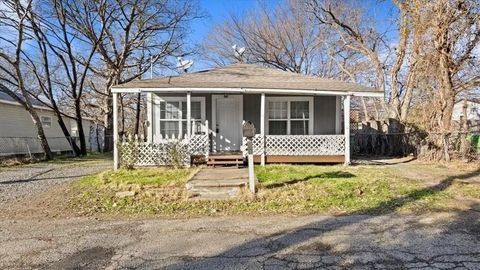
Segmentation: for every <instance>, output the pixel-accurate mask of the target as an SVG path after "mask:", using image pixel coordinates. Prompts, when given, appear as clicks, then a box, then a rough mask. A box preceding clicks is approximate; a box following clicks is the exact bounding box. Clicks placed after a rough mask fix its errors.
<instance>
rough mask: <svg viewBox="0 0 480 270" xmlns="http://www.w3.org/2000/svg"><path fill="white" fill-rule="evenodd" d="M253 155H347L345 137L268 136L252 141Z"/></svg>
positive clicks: (244, 145) (244, 140)
mask: <svg viewBox="0 0 480 270" xmlns="http://www.w3.org/2000/svg"><path fill="white" fill-rule="evenodd" d="M252 144H253V154H254V155H261V154H262V152H263V151H264V150H263V146H264V147H265V155H267V156H269V155H279V156H316V155H318V156H325V155H343V154H345V136H344V135H266V136H265V138H262V136H260V135H259V134H257V135H255V137H254V138H253V140H252ZM242 151H243V153H244V155H246V154H247V152H246V138H243V146H242Z"/></svg>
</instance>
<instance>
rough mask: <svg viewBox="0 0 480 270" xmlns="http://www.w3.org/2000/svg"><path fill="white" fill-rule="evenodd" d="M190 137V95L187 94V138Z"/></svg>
mask: <svg viewBox="0 0 480 270" xmlns="http://www.w3.org/2000/svg"><path fill="white" fill-rule="evenodd" d="M191 135H192V93H191V92H190V91H189V92H187V136H188V138H190V136H191Z"/></svg>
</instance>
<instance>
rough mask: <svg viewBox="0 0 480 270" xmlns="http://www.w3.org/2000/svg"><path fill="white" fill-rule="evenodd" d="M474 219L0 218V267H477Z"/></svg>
mask: <svg viewBox="0 0 480 270" xmlns="http://www.w3.org/2000/svg"><path fill="white" fill-rule="evenodd" d="M479 221H480V213H478V212H475V211H471V210H468V211H464V212H450V213H434V214H426V215H399V214H396V215H383V216H366V215H365V216H364V215H356V216H346V217H330V216H302V217H295V216H270V217H245V216H242V217H205V218H197V219H188V220H183V219H181V220H165V219H147V220H125V219H124V220H97V219H94V218H70V219H49V220H31V219H19V220H2V221H1V222H0V268H1V269H30V268H40V269H41V268H44V269H73V268H75V269H159V268H162V269H287V268H290V269H291V268H305V269H308V268H325V269H373V268H378V269H383V268H387V269H452V268H456V269H480V226H479V224H480V223H479Z"/></svg>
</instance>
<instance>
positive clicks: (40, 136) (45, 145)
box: [26, 107, 53, 160]
mask: <svg viewBox="0 0 480 270" xmlns="http://www.w3.org/2000/svg"><path fill="white" fill-rule="evenodd" d="M26 110H27V111H28V113H29V114H30V116H31V117H32V120H33V124H34V125H35V128H36V130H37V135H38V139H39V140H40V145H41V146H42V150H43V152H44V153H45V160H51V159H52V158H53V154H52V151H51V150H50V146H49V145H48V141H47V137H46V136H45V132H44V131H43V126H42V122H41V121H40V118H39V117H38V114H37V112H36V111H35V109H33V108H31V107H28V108H26Z"/></svg>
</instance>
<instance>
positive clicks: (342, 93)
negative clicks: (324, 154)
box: [112, 87, 384, 98]
mask: <svg viewBox="0 0 480 270" xmlns="http://www.w3.org/2000/svg"><path fill="white" fill-rule="evenodd" d="M189 91H191V92H192V94H193V93H207V94H215V93H219V94H221V93H232V94H234V93H235V94H261V93H265V94H282V95H299V94H300V95H313V96H358V97H381V98H383V97H384V93H379V92H362V91H360V92H359V91H341V90H338V91H331V90H325V91H324V90H320V89H319V90H306V89H268V88H266V89H257V88H114V87H113V88H112V93H139V92H158V93H186V92H189Z"/></svg>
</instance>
